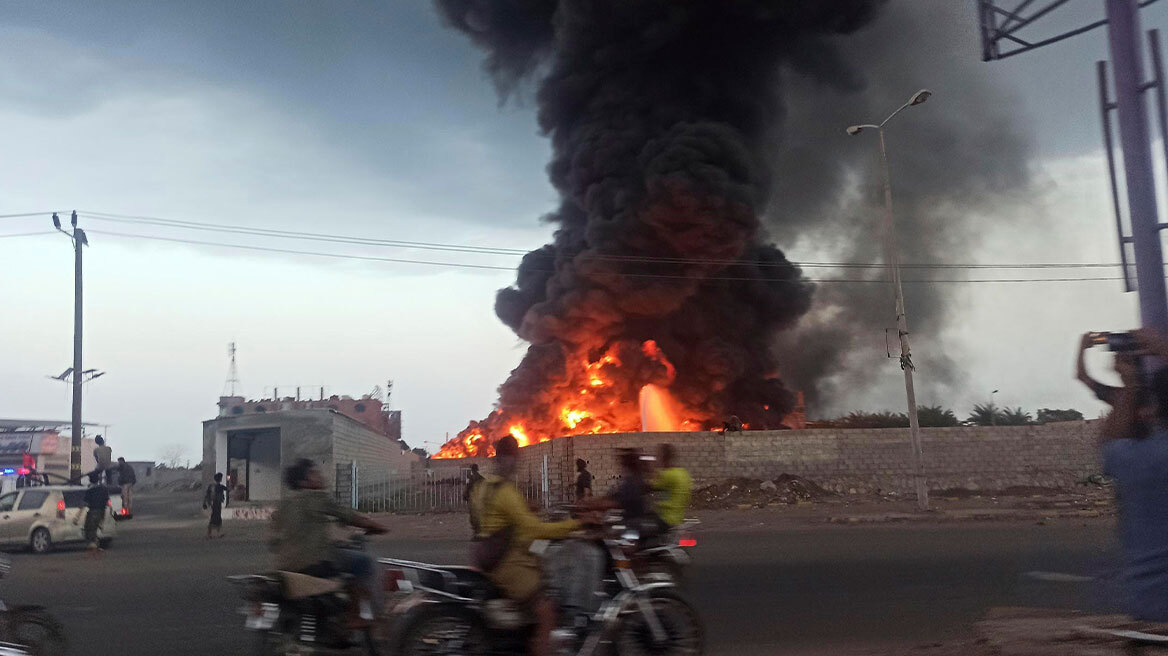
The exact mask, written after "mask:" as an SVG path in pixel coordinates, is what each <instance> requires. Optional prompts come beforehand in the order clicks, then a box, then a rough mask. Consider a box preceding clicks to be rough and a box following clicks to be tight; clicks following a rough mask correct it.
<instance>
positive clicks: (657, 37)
mask: <svg viewBox="0 0 1168 656" xmlns="http://www.w3.org/2000/svg"><path fill="white" fill-rule="evenodd" d="M884 4H885V3H884V2H883V1H881V0H834V1H832V2H823V1H822V0H771V1H763V0H687V1H685V2H678V1H677V0H640V1H637V2H624V1H621V2H597V1H595V0H558V1H553V0H437V2H436V5H437V7H438V10H439V12H440V14H441V15H442V16H443V17H444V18H445V20H446V21H447V22H448V24H449V25H451V26H453V27H454V28H456V29H458V30H460V31H462V32H464V33H466V34H467V35H468V36H469V37H470V38H471V40H472V41H473V42H474V43H475V44H476V45H478V46H480V47H481V48H482V49H483V50H484V51H485V52H486V61H485V67H486V70H487V71H488V72H489V73H490V74H491V76H492V77H493V79H494V81H495V82H496V84H497V85H498V87H499V90H500V92H501V94H502V95H504V96H505V95H506V94H508V93H510V92H511V91H512V90H514V88H515V87H516V85H518V84H522V83H523V81H524V80H528V79H531V80H533V81H534V82H535V84H536V85H537V91H536V98H537V99H538V106H539V124H540V127H541V129H542V130H543V132H544V133H545V134H546V135H547V136H548V137H549V138H550V139H551V142H552V145H553V152H554V155H553V159H552V161H551V163H550V164H549V166H548V171H549V176H550V178H551V180H552V183H553V184H554V186H555V187H556V189H557V190H558V191H559V193H560V197H561V204H560V206H559V207H558V209H557V210H555V211H554V212H552V213H551V214H550V215H549V216H547V217H546V219H547V220H549V221H550V222H552V223H553V224H555V225H556V226H557V230H556V232H555V235H554V238H553V242H552V243H551V244H549V245H547V246H544V247H543V248H541V249H539V250H536V251H533V252H531V253H529V254H528V255H527V256H526V257H525V258H524V259H523V262H522V263H521V265H520V267H519V271H518V276H517V281H516V284H515V285H514V286H513V287H510V288H507V289H504V290H502V291H500V292H499V295H498V298H497V302H496V312H497V314H498V316H499V318H500V319H501V320H502V321H503V322H504V323H505V324H507V325H508V326H509V327H511V328H512V329H513V330H514V331H515V332H516V334H518V335H519V336H520V337H521V338H523V339H525V340H527V341H529V342H530V343H531V346H530V348H529V350H528V352H527V354H526V356H525V357H524V359H523V361H522V363H521V364H520V365H519V366H518V367H517V368H516V369H515V370H514V371H513V372H512V374H511V376H510V377H509V378H508V380H507V381H506V382H504V383H503V385H502V386H501V387H500V401H499V406H498V412H497V413H496V414H495V415H493V417H500V416H502V417H506V416H508V415H524V416H528V417H530V416H531V415H532V414H542V415H545V416H547V417H548V423H547V425H537V426H536V430H556V428H557V427H556V426H555V425H554V415H555V412H556V408H555V407H554V405H549V404H550V403H551V401H550V398H549V397H550V395H553V393H554V391H555V390H562V389H564V388H565V387H571V385H572V384H573V383H574V382H576V381H573V380H572V378H573V376H574V375H575V374H573V373H572V369H573V366H572V364H573V363H574V362H575V361H577V360H578V359H579V358H580V357H582V356H583V357H585V358H587V359H594V358H596V357H599V355H600V354H601V353H603V352H604V351H605V350H606V349H610V348H612V347H614V346H615V347H617V348H619V350H620V352H621V353H622V354H623V355H622V361H628V360H630V358H631V360H632V362H631V363H626V366H627V368H628V369H629V370H631V371H636V372H645V373H644V374H643V380H634V381H632V384H633V385H634V386H636V385H639V384H642V383H645V382H653V379H654V377H659V375H660V371H659V368H655V367H653V366H650V365H651V364H652V363H651V362H647V361H644V360H641V361H638V360H637V359H636V357H635V355H634V354H635V352H636V351H637V347H638V346H639V345H640V344H641V342H643V341H644V340H648V339H653V340H656V341H657V342H658V344H659V345H660V346H661V348H662V349H663V351H664V352H665V353H666V355H667V356H668V357H669V358H670V359H671V360H672V361H673V363H674V364H675V365H676V378H675V379H674V381H673V383H672V390H673V392H674V394H675V395H676V396H677V397H678V398H679V399H680V400H681V401H682V402H683V403H685V404H686V405H687V406H690V407H692V408H699V409H700V410H701V412H702V413H704V417H705V418H706V419H707V420H709V421H710V422H714V421H717V420H718V419H720V418H721V417H723V416H725V415H728V414H737V415H739V416H740V417H742V418H743V419H744V420H746V421H748V422H750V423H752V424H753V425H755V426H758V427H765V426H777V425H778V424H779V422H780V420H781V419H782V417H783V415H784V414H785V413H786V412H787V411H788V410H789V409H790V408H791V407H792V403H793V397H792V394H791V393H790V391H789V390H788V388H787V387H786V386H784V385H783V383H782V382H780V380H779V377H778V375H777V374H778V372H779V371H786V370H787V369H788V366H787V365H786V364H785V363H784V362H782V360H781V359H780V358H778V357H776V353H775V349H774V346H775V344H774V341H775V339H776V335H778V334H779V333H780V332H781V331H783V330H786V329H790V328H792V327H793V326H795V325H796V323H797V322H798V320H799V319H800V318H801V317H802V316H803V315H804V314H805V313H807V312H808V310H809V308H810V307H811V299H812V289H813V287H812V285H810V284H809V283H807V282H806V280H805V279H804V276H803V272H802V271H801V270H800V268H799V267H797V266H795V265H793V264H791V263H790V262H789V261H788V260H787V258H786V257H785V256H784V255H783V253H782V252H780V251H779V250H778V249H777V248H776V247H775V246H773V245H772V244H771V242H770V240H769V238H768V236H767V234H766V232H765V231H764V229H763V226H762V223H761V221H760V214H761V213H762V212H763V210H764V209H765V208H767V207H772V208H774V207H778V206H782V205H783V203H784V202H785V201H784V199H783V198H781V197H780V198H777V199H776V201H777V202H776V203H775V204H773V205H771V204H768V203H770V201H771V198H772V191H773V190H774V189H776V188H777V189H780V190H782V192H783V193H791V192H792V183H791V181H790V180H789V179H788V178H786V177H785V176H787V174H788V170H787V167H788V166H795V167H796V168H802V167H804V166H814V165H817V164H818V162H817V161H808V162H806V163H802V162H791V161H790V160H789V158H788V159H784V158H783V156H782V155H783V153H784V141H783V137H782V135H781V134H780V131H779V127H780V124H781V123H782V120H783V117H784V115H785V113H786V108H785V105H784V102H783V99H784V95H789V91H788V90H787V89H786V88H785V87H786V76H785V74H784V70H788V71H789V70H796V71H799V76H800V79H807V80H813V81H815V82H814V84H819V85H826V86H828V87H829V88H831V89H833V90H836V92H837V93H843V91H842V90H846V89H854V88H856V87H857V86H858V85H860V81H861V79H862V78H861V77H860V76H859V75H858V74H857V72H856V69H855V67H854V66H852V65H850V64H849V61H850V60H851V57H853V56H854V53H846V52H845V50H844V46H845V45H846V43H847V41H846V39H839V40H837V38H836V37H837V35H847V34H851V33H853V32H855V31H857V30H859V29H860V28H862V27H864V26H865V25H867V24H868V23H870V22H871V21H872V20H873V19H874V18H875V17H876V16H877V14H878V12H879V10H880V9H881V8H882V7H883V5H884ZM834 127H835V126H833V128H834ZM834 136H835V134H834V132H833V134H832V137H833V138H834ZM776 163H778V164H779V166H776ZM796 186H797V185H796ZM794 191H795V192H797V193H799V194H801V195H802V196H805V198H803V199H802V200H801V201H800V203H799V206H800V207H801V208H803V209H805V210H807V211H809V212H810V211H812V210H815V211H819V210H823V209H824V207H825V205H826V202H825V201H826V199H827V198H829V197H830V196H831V194H833V193H834V192H833V191H832V190H831V189H826V188H824V189H819V190H806V189H796V190H794ZM817 195H818V198H816V196H817ZM780 196H781V194H780ZM791 211H796V210H794V208H793V207H792V209H791ZM789 214H790V212H787V213H783V212H775V213H774V214H773V216H775V217H777V218H778V221H779V222H780V223H781V222H782V221H789V222H790V225H789V226H786V227H782V228H780V229H777V230H776V231H775V232H774V234H775V235H782V236H784V237H789V235H790V234H791V233H790V232H788V231H787V228H788V227H789V228H790V229H791V230H796V229H797V226H803V227H804V228H806V227H807V226H809V225H811V224H812V223H813V219H812V218H811V217H810V215H807V216H800V217H795V218H794V219H792V218H790V216H789ZM858 255H859V254H858V253H857V256H858ZM790 369H791V370H792V371H797V372H800V373H802V372H803V371H804V370H805V368H804V367H803V366H802V365H799V366H791V367H790ZM638 375H641V374H638ZM801 382H802V381H801ZM490 424H491V420H490V419H488V422H487V425H485V426H481V428H485V429H487V430H488V431H489V432H492V433H497V432H498V429H500V427H499V426H492V425H490Z"/></svg>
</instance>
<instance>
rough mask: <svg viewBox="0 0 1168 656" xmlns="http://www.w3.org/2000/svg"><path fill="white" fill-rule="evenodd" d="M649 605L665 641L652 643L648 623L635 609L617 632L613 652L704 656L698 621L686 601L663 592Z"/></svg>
mask: <svg viewBox="0 0 1168 656" xmlns="http://www.w3.org/2000/svg"><path fill="white" fill-rule="evenodd" d="M649 603H650V605H651V606H652V608H653V610H654V612H655V613H656V615H657V620H658V621H659V622H660V623H661V628H663V629H664V630H665V635H666V639H665V640H664V641H663V642H661V643H656V642H654V640H653V632H652V630H651V629H650V628H649V623H648V621H647V620H646V619H645V616H644V615H643V614H641V613H640V611H638V610H637V607H636V605H634V606H633V607H632V612H631V613H629V614H628V615H626V616H625V617H624V618H623V619H622V620H621V623H620V626H619V627H618V628H617V634H616V639H615V640H614V644H613V648H614V649H613V651H614V652H615V653H616V654H617V655H618V656H700V655H701V654H703V653H705V646H704V644H703V643H704V642H705V631H704V630H703V628H702V621H701V618H699V617H698V613H697V611H695V610H694V609H693V607H692V606H690V605H689V603H688V602H687V601H685V600H684V599H682V598H681V597H680V596H678V595H676V594H673V593H670V592H663V591H662V592H656V593H653V594H652V596H650V597H649Z"/></svg>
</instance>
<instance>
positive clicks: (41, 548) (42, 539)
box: [28, 527, 53, 554]
mask: <svg viewBox="0 0 1168 656" xmlns="http://www.w3.org/2000/svg"><path fill="white" fill-rule="evenodd" d="M28 544H29V546H30V547H32V551H33V553H39V554H43V553H49V552H50V551H52V550H53V536H51V535H49V529H47V528H44V527H41V528H38V529H37V530H35V531H33V532H32V537H30V538H29V540H28Z"/></svg>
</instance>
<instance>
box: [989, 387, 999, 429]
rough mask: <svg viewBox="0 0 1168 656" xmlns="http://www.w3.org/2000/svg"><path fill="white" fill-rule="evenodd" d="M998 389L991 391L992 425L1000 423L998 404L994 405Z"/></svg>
mask: <svg viewBox="0 0 1168 656" xmlns="http://www.w3.org/2000/svg"><path fill="white" fill-rule="evenodd" d="M997 393H998V390H994V391H992V392H990V426H997V425H998V406H996V405H994V395H995V394H997Z"/></svg>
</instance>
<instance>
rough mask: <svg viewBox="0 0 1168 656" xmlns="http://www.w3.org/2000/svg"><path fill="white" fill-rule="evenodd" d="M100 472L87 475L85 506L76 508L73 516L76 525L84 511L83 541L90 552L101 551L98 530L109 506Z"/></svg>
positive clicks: (107, 492)
mask: <svg viewBox="0 0 1168 656" xmlns="http://www.w3.org/2000/svg"><path fill="white" fill-rule="evenodd" d="M101 479H102V475H101V473H94V474H90V475H89V489H88V490H86V491H85V497H84V501H85V506H84V507H83V508H79V509H78V510H77V516H76V517H74V518H73V525H74V526H76V525H77V524H78V523H80V522H81V513H82V512H83V511H84V512H85V542H86V548H87V549H89V551H90V553H95V554H96V553H97V552H99V551H101V538H100V537H99V535H98V531H100V530H101V524H102V521H103V520H105V513H106V508H108V507H109V502H110V497H109V490H107V489H106V488H105V486H104V485H102V483H101Z"/></svg>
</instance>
